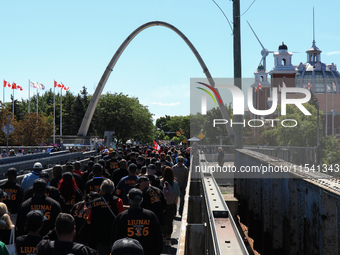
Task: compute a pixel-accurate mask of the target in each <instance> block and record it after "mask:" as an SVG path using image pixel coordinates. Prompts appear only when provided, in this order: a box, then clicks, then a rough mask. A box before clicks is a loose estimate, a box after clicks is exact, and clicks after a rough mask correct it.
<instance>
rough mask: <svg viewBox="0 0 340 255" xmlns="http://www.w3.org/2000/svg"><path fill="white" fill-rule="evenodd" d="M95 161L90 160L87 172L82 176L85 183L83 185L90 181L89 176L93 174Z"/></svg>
mask: <svg viewBox="0 0 340 255" xmlns="http://www.w3.org/2000/svg"><path fill="white" fill-rule="evenodd" d="M94 164H95V163H94V161H92V160H90V161H89V162H88V163H87V170H86V171H85V172H84V173H83V175H82V176H81V179H82V181H83V183H86V182H87V181H88V180H89V176H90V174H91V173H92V167H93V166H94Z"/></svg>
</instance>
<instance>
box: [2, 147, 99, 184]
mask: <svg viewBox="0 0 340 255" xmlns="http://www.w3.org/2000/svg"><path fill="white" fill-rule="evenodd" d="M83 155H85V157H83V158H81V159H79V160H78V161H79V162H80V164H81V165H82V166H84V165H86V164H87V163H88V162H89V161H90V157H94V159H95V161H96V162H97V161H98V160H99V159H100V158H101V155H97V154H96V153H95V154H94V153H92V152H91V153H90V152H85V153H84V154H83ZM65 159H66V158H65ZM66 161H67V160H66ZM66 161H62V162H66ZM61 166H62V168H63V169H65V167H66V164H64V163H61ZM52 170H53V168H47V169H44V170H43V172H46V173H48V174H49V176H50V178H52ZM24 176H25V175H24V174H21V175H18V176H17V182H18V183H21V180H22V178H24ZM6 181H7V179H3V180H0V185H1V184H3V183H5V182H6Z"/></svg>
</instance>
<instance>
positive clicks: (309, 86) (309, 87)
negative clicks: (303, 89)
mask: <svg viewBox="0 0 340 255" xmlns="http://www.w3.org/2000/svg"><path fill="white" fill-rule="evenodd" d="M308 89H309V90H311V89H312V86H311V85H310V83H309V82H308Z"/></svg>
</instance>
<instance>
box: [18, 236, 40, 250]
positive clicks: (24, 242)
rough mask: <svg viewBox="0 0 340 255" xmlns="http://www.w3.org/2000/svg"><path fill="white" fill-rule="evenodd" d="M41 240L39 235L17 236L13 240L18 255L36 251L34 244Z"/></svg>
mask: <svg viewBox="0 0 340 255" xmlns="http://www.w3.org/2000/svg"><path fill="white" fill-rule="evenodd" d="M41 240H42V237H41V236H33V235H24V236H19V237H17V239H16V242H15V248H16V250H17V254H18V255H29V254H35V253H36V246H37V244H38V243H39V242H40V241H41Z"/></svg>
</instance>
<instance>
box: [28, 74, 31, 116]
mask: <svg viewBox="0 0 340 255" xmlns="http://www.w3.org/2000/svg"><path fill="white" fill-rule="evenodd" d="M30 87H31V81H30V79H28V113H30V112H31V91H30Z"/></svg>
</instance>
